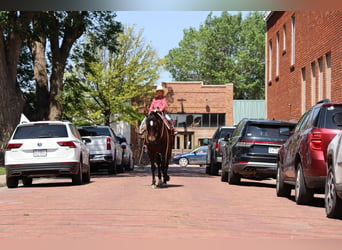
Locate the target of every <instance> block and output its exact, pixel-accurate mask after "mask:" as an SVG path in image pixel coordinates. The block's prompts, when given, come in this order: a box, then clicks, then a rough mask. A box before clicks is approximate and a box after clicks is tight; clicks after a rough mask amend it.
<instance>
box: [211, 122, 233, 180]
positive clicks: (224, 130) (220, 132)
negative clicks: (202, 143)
mask: <svg viewBox="0 0 342 250" xmlns="http://www.w3.org/2000/svg"><path fill="white" fill-rule="evenodd" d="M234 129H235V127H233V126H232V127H230V126H222V127H218V128H217V130H216V131H215V133H214V135H213V137H212V138H211V140H210V142H209V144H208V154H207V167H206V173H207V174H209V175H218V173H219V170H220V169H221V163H222V148H223V147H224V146H225V145H226V141H227V139H228V138H230V137H231V135H232V134H233V132H234Z"/></svg>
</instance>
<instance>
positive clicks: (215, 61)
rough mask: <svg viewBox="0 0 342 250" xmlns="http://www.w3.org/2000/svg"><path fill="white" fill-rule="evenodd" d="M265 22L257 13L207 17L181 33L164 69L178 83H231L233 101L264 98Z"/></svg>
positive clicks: (167, 57) (223, 14)
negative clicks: (181, 35)
mask: <svg viewBox="0 0 342 250" xmlns="http://www.w3.org/2000/svg"><path fill="white" fill-rule="evenodd" d="M264 27H265V24H264V19H263V14H262V13H259V12H253V13H250V14H249V15H248V16H247V17H246V18H242V14H241V13H239V14H237V15H230V14H229V13H228V12H222V14H221V16H219V17H216V16H213V15H212V13H211V14H209V15H208V17H207V19H206V20H205V23H204V24H203V25H200V26H199V29H198V30H196V29H194V28H190V29H187V30H184V31H183V32H184V36H183V39H182V40H181V41H180V43H179V47H177V48H174V49H172V50H170V51H169V53H168V55H167V56H166V59H167V60H166V64H165V67H166V69H167V70H168V71H170V73H171V75H172V78H173V79H174V80H177V81H204V82H205V83H206V84H226V83H233V84H234V98H235V99H260V98H264V85H263V82H264V64H265V60H264V34H265V31H264Z"/></svg>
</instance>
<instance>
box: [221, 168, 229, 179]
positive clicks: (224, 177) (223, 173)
mask: <svg viewBox="0 0 342 250" xmlns="http://www.w3.org/2000/svg"><path fill="white" fill-rule="evenodd" d="M221 181H222V182H228V173H227V172H224V171H223V170H222V171H221Z"/></svg>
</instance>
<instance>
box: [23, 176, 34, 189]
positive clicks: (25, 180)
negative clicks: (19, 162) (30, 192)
mask: <svg viewBox="0 0 342 250" xmlns="http://www.w3.org/2000/svg"><path fill="white" fill-rule="evenodd" d="M32 181H33V179H32V178H30V177H23V179H22V182H23V185H24V186H25V187H27V186H31V185H32Z"/></svg>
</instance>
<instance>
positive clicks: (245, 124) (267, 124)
mask: <svg viewBox="0 0 342 250" xmlns="http://www.w3.org/2000/svg"><path fill="white" fill-rule="evenodd" d="M295 125H296V123H294V122H285V121H278V120H266V119H242V120H241V121H240V122H239V123H238V125H237V127H236V129H235V131H234V133H233V135H232V138H231V139H230V140H229V141H228V143H227V147H228V149H227V150H225V154H228V155H226V156H225V157H226V158H227V159H228V160H227V161H226V162H227V164H224V165H223V166H222V171H221V180H222V181H228V183H229V184H239V183H240V181H241V178H247V179H253V180H263V179H270V178H275V177H276V170H277V153H278V150H279V148H280V146H281V145H282V144H283V143H285V141H286V140H287V139H288V138H289V136H290V134H291V132H292V131H293V129H294V127H295Z"/></svg>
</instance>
